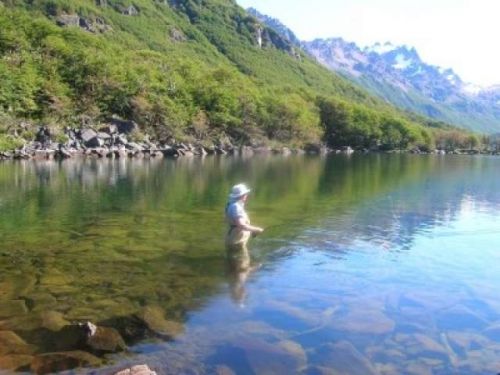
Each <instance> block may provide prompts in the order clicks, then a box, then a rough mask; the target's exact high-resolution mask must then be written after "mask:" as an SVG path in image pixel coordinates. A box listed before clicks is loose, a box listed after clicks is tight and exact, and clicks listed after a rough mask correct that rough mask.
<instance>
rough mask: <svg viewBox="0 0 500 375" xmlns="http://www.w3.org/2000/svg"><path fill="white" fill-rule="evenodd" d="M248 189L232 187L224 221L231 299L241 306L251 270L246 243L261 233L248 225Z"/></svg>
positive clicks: (260, 230)
mask: <svg viewBox="0 0 500 375" xmlns="http://www.w3.org/2000/svg"><path fill="white" fill-rule="evenodd" d="M249 193H250V189H249V188H248V187H247V186H246V185H244V184H238V185H235V186H233V188H232V190H231V194H229V202H228V203H227V205H226V220H227V222H228V224H229V229H228V231H227V234H226V256H227V264H228V268H229V279H230V287H231V297H232V298H233V300H234V301H235V302H237V303H238V304H239V305H240V306H243V303H244V300H245V297H246V291H245V282H246V280H247V279H248V276H249V274H250V273H251V272H252V270H253V268H254V267H252V266H251V261H250V253H249V251H248V247H247V242H248V240H249V239H250V237H251V236H252V235H257V234H259V233H262V232H263V231H264V230H263V229H262V228H260V227H256V226H252V225H250V219H249V218H248V215H247V213H246V211H245V203H246V201H247V200H248V194H249Z"/></svg>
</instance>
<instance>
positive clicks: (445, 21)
mask: <svg viewBox="0 0 500 375" xmlns="http://www.w3.org/2000/svg"><path fill="white" fill-rule="evenodd" d="M237 2H238V4H240V5H241V6H243V7H245V8H247V7H250V6H253V7H254V8H256V9H257V10H259V11H260V12H261V13H264V14H267V15H270V16H272V17H275V18H278V19H279V20H280V21H281V22H283V23H284V24H285V25H287V26H288V27H290V28H291V29H292V30H293V31H294V32H295V33H296V34H297V36H298V37H299V38H300V39H302V40H312V39H315V38H329V37H342V38H343V39H345V40H347V41H349V42H355V43H356V44H358V45H359V46H361V47H364V46H368V45H372V44H374V43H376V42H381V43H385V42H387V41H389V42H392V43H393V44H396V45H407V46H411V47H415V48H416V49H417V51H418V53H419V54H420V57H421V58H422V59H423V60H424V61H425V62H426V63H428V64H431V65H438V66H441V67H443V68H452V69H453V70H454V71H455V72H456V73H457V74H458V75H459V76H460V77H461V78H462V80H464V81H465V82H470V83H474V84H478V85H482V86H490V85H495V84H500V43H499V39H500V0H307V1H304V0H237Z"/></svg>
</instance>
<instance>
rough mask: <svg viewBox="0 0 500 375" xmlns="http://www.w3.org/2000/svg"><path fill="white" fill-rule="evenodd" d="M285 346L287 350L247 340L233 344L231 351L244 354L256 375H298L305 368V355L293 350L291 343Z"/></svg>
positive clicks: (259, 341) (263, 342) (258, 341)
mask: <svg viewBox="0 0 500 375" xmlns="http://www.w3.org/2000/svg"><path fill="white" fill-rule="evenodd" d="M284 345H285V347H286V349H285V348H282V347H280V346H277V345H271V344H269V343H267V342H265V341H261V340H252V339H246V340H241V341H239V342H236V343H234V344H231V351H236V352H240V353H242V354H243V356H244V359H245V361H246V362H247V363H248V366H249V368H250V369H251V371H252V372H253V373H255V374H293V373H297V372H298V371H300V370H301V369H302V368H303V367H304V358H303V354H302V353H300V350H295V351H294V350H292V349H291V346H294V345H292V344H290V343H288V344H284ZM295 349H297V348H295Z"/></svg>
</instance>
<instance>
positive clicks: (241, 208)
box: [226, 201, 250, 225]
mask: <svg viewBox="0 0 500 375" xmlns="http://www.w3.org/2000/svg"><path fill="white" fill-rule="evenodd" d="M238 219H243V222H244V223H247V224H248V223H249V221H250V220H249V219H248V214H247V213H246V211H245V205H244V203H243V202H242V201H235V202H229V203H228V204H227V206H226V220H227V222H228V223H229V225H237V223H238Z"/></svg>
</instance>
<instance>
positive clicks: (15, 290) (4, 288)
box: [0, 275, 36, 299]
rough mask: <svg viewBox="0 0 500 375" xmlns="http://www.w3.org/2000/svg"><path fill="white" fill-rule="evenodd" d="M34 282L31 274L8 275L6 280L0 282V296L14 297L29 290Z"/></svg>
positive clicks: (3, 297) (22, 294) (34, 279)
mask: <svg viewBox="0 0 500 375" xmlns="http://www.w3.org/2000/svg"><path fill="white" fill-rule="evenodd" d="M35 284H36V277H35V276H33V275H22V276H21V275H18V276H8V278H7V280H5V281H2V282H1V283H0V298H2V299H15V298H19V297H21V296H24V295H26V294H28V293H29V292H31V291H32V290H33V288H34V287H35Z"/></svg>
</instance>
